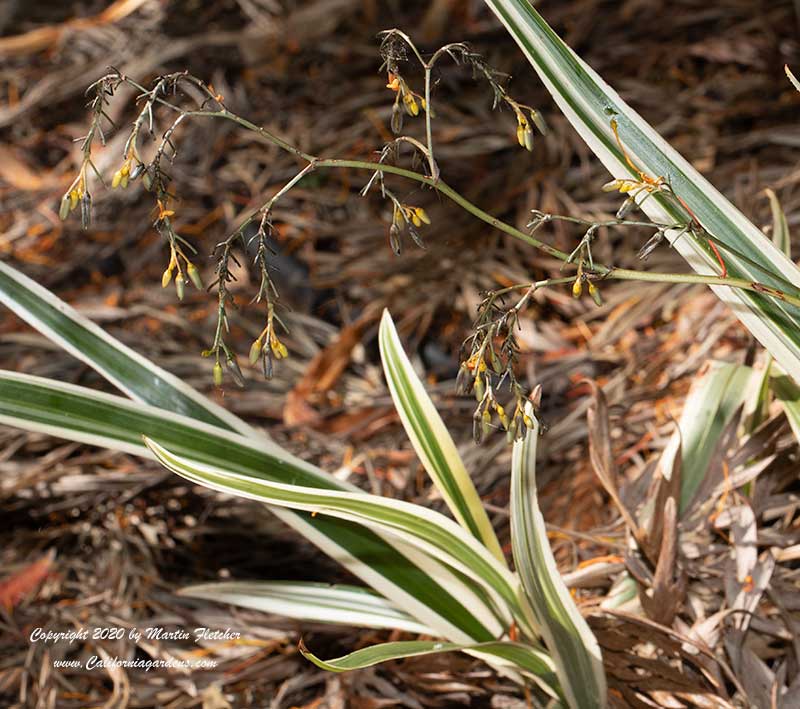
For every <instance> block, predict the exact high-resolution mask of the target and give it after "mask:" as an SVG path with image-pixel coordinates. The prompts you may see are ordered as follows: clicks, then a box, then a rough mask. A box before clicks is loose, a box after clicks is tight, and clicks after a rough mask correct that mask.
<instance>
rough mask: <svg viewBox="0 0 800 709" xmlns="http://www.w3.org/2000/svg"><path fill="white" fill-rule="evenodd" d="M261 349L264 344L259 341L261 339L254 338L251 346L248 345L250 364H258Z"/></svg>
mask: <svg viewBox="0 0 800 709" xmlns="http://www.w3.org/2000/svg"><path fill="white" fill-rule="evenodd" d="M263 349H264V343H263V342H262V341H261V338H260V337H259V338H256V339H255V340H254V341H253V344H252V345H250V364H255V363H256V362H258V358H259V357H260V356H261V352H262V351H263Z"/></svg>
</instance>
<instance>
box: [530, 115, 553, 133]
mask: <svg viewBox="0 0 800 709" xmlns="http://www.w3.org/2000/svg"><path fill="white" fill-rule="evenodd" d="M531 120H533V124H534V125H535V126H536V127H537V128H538V129H539V132H540V133H541V134H542V135H547V133H548V131H549V130H550V129H549V128H548V127H547V123H546V122H545V120H544V116H543V115H542V114H541V113H539V111H537V110H536V109H531Z"/></svg>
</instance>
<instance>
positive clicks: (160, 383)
mask: <svg viewBox="0 0 800 709" xmlns="http://www.w3.org/2000/svg"><path fill="white" fill-rule="evenodd" d="M0 303H3V304H5V305H6V306H7V307H8V308H9V309H11V310H12V311H13V312H15V313H16V314H17V315H18V316H19V317H20V318H22V319H23V320H24V321H25V322H27V323H28V324H29V325H31V326H32V327H35V328H36V329H37V330H39V332H41V333H42V334H43V335H45V336H46V337H49V338H50V339H51V340H53V342H55V343H56V344H58V345H59V346H60V347H63V348H64V349H65V350H66V351H67V352H69V353H70V354H72V355H73V356H75V357H77V358H78V359H80V360H82V361H83V362H86V363H87V364H88V365H89V366H90V367H92V368H93V369H95V370H96V371H97V372H98V373H99V374H101V375H102V376H103V377H105V378H106V379H107V380H108V381H110V382H111V383H112V384H114V386H116V387H117V388H119V389H120V391H122V392H124V393H126V394H127V395H128V396H130V397H131V398H133V399H135V400H137V401H143V402H145V403H147V404H151V405H153V406H158V407H159V408H162V409H165V410H166V411H172V412H174V413H176V414H183V415H185V416H190V417H191V418H194V419H197V420H198V421H204V422H205V423H210V424H213V425H215V426H219V427H221V428H225V429H228V430H230V431H237V432H238V433H241V434H244V435H258V434H256V432H255V431H254V430H253V429H252V428H251V427H250V426H249V425H248V424H246V423H245V422H244V421H242V420H241V419H240V418H239V417H238V416H235V415H234V414H232V413H231V412H230V411H226V410H225V409H224V408H222V407H221V406H218V405H217V404H215V403H214V402H213V401H209V400H208V399H207V398H206V397H204V396H203V395H202V394H200V392H198V391H196V390H195V389H192V387H190V386H188V385H186V384H185V383H184V382H182V381H181V380H180V379H178V377H176V376H175V375H173V374H170V373H169V372H167V371H165V370H163V369H161V368H160V367H157V366H156V365H155V364H153V363H152V362H150V361H149V360H147V359H145V358H144V357H142V356H141V355H140V354H138V353H137V352H134V351H133V350H132V349H131V348H130V347H127V346H126V345H123V344H122V343H121V342H119V341H118V340H116V339H114V338H113V337H111V335H109V334H108V333H107V332H105V331H104V330H103V329H102V328H100V327H98V326H97V325H96V324H95V323H93V322H92V321H91V320H89V318H87V317H85V316H83V315H81V314H80V313H79V312H77V311H76V310H75V309H74V308H72V307H71V306H69V305H67V303H65V302H64V301H62V300H60V299H59V298H57V297H56V296H55V295H53V293H51V292H50V291H48V290H47V289H46V288H43V287H42V286H40V285H39V284H38V283H36V282H35V281H32V280H31V279H30V278H28V277H27V276H26V275H24V274H23V273H20V272H19V271H17V270H16V269H15V268H12V267H11V266H9V265H8V264H6V263H3V262H0ZM261 437H262V438H263V436H261Z"/></svg>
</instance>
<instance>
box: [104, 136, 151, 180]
mask: <svg viewBox="0 0 800 709" xmlns="http://www.w3.org/2000/svg"><path fill="white" fill-rule="evenodd" d="M142 174H144V177H143V178H142V181H143V182H144V183H145V188H146V189H149V188H150V185H149V180H150V178H149V175H147V171H146V170H145V167H144V163H143V162H142V161H141V159H140V158H139V154H138V153H137V152H136V146H135V145H134V144H131V147H130V148H129V149H128V152H127V153H126V154H125V160H124V161H123V163H122V167H120V169H119V170H117V171H116V172H115V173H114V177H112V178H111V187H112V189H117V187H122V189H125V188H126V187H127V186H128V182H129V181H130V180H135V179H136V178H137V177H139V175H142Z"/></svg>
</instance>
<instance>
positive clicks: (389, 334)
mask: <svg viewBox="0 0 800 709" xmlns="http://www.w3.org/2000/svg"><path fill="white" fill-rule="evenodd" d="M378 341H379V344H380V349H381V361H382V362H383V371H384V373H385V375H386V381H387V382H388V384H389V391H390V392H391V394H392V399H393V400H394V404H395V407H396V408H397V412H398V414H399V415H400V420H401V421H402V422H403V427H404V428H405V430H406V434H407V435H408V437H409V439H410V440H411V443H412V445H413V446H414V450H415V451H416V452H417V455H418V456H419V459H420V461H422V465H423V466H424V467H425V470H426V471H427V472H428V475H430V477H431V479H432V480H433V483H434V485H435V486H436V488H437V489H438V490H439V492H440V493H441V494H442V497H443V498H444V501H445V503H446V504H447V506H448V508H449V509H450V511H451V512H452V513H453V515H454V516H455V518H456V519H457V520H458V521H459V523H460V524H461V525H462V526H463V527H464V528H465V529H467V530H468V531H469V532H470V533H471V534H472V535H473V536H474V537H475V538H476V539H480V540H481V541H482V542H483V544H484V545H485V546H486V547H487V549H489V550H490V551H491V552H492V554H494V555H495V557H496V558H497V559H499V560H500V561H501V562H503V563H504V564H505V557H504V556H503V550H502V548H501V547H500V542H499V541H498V540H497V535H496V534H495V532H494V529H493V528H492V523H491V522H490V521H489V516H488V515H487V514H486V510H485V509H484V507H483V504H482V503H481V499H480V497H479V496H478V491H477V490H476V489H475V485H474V484H473V482H472V479H471V478H470V476H469V473H467V469H466V468H465V467H464V462H463V461H462V460H461V456H460V455H459V454H458V449H457V448H456V444H455V443H454V442H453V439H452V437H451V436H450V433H449V432H448V430H447V428H446V427H445V425H444V422H443V421H442V417H441V416H439V412H438V411H437V410H436V407H435V406H434V405H433V402H432V401H431V400H430V397H429V396H428V394H427V392H426V391H425V387H424V386H423V385H422V382H421V381H420V380H419V377H418V376H417V374H416V372H415V371H414V368H413V366H412V365H411V361H410V360H409V359H408V356H407V355H406V353H405V352H404V351H403V345H402V343H401V342H400V338H399V337H398V336H397V330H396V329H395V326H394V322H392V317H391V315H389V311H388V310H384V311H383V317H382V318H381V325H380V332H379V335H378Z"/></svg>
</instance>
